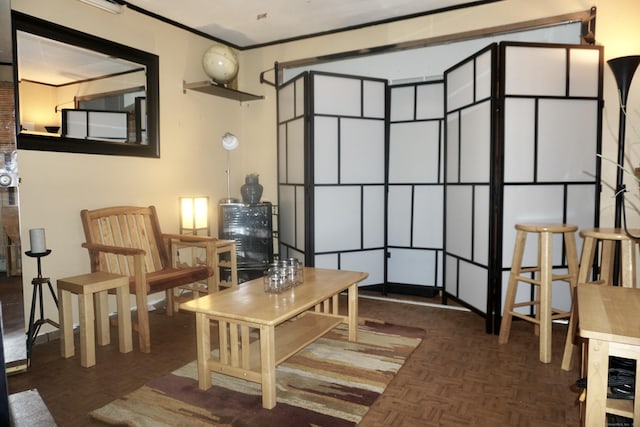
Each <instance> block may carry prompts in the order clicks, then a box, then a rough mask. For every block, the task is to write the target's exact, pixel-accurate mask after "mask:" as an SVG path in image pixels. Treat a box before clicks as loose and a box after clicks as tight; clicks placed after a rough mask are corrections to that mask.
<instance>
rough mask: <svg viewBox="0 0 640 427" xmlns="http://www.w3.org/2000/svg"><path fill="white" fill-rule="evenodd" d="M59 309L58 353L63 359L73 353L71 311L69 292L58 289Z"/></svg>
mask: <svg viewBox="0 0 640 427" xmlns="http://www.w3.org/2000/svg"><path fill="white" fill-rule="evenodd" d="M58 302H59V305H60V307H59V309H60V328H61V329H62V333H61V334H60V354H61V355H62V357H64V358H65V359H66V358H68V357H71V356H73V354H74V353H75V349H74V345H73V312H72V311H71V292H69V291H66V290H64V289H58Z"/></svg>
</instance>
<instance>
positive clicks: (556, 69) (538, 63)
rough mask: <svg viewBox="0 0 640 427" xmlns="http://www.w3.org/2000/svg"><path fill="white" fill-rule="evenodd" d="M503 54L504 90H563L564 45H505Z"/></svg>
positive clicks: (525, 92)
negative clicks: (546, 46) (547, 46)
mask: <svg viewBox="0 0 640 427" xmlns="http://www.w3.org/2000/svg"><path fill="white" fill-rule="evenodd" d="M505 56H506V64H505V76H504V79H505V93H506V94H508V95H549V96H554V95H555V96H564V95H565V94H566V78H567V64H566V54H565V50H564V49H562V48H542V47H522V46H507V48H506V55H505Z"/></svg>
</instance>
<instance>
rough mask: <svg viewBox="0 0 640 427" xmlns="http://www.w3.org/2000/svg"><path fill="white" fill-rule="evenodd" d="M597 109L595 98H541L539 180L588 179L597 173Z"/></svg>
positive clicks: (539, 114)
mask: <svg viewBox="0 0 640 427" xmlns="http://www.w3.org/2000/svg"><path fill="white" fill-rule="evenodd" d="M597 109H598V101H595V100H594V101H588V100H571V99H541V100H540V107H539V113H538V116H539V119H538V165H539V166H538V179H539V180H540V181H585V180H589V179H591V178H592V177H593V176H594V175H595V166H596V142H597V132H598V123H597V117H598V110H597Z"/></svg>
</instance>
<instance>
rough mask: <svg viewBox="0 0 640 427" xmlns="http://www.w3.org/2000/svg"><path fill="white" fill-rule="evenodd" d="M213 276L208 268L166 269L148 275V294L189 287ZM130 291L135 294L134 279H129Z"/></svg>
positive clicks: (211, 270)
mask: <svg viewBox="0 0 640 427" xmlns="http://www.w3.org/2000/svg"><path fill="white" fill-rule="evenodd" d="M213 274H214V272H213V269H211V268H209V267H207V266H197V267H183V268H182V267H181V268H165V269H164V270H160V271H154V272H152V273H147V294H152V293H155V292H159V291H164V290H167V289H171V288H175V287H177V286H183V285H188V284H190V283H193V282H197V281H199V280H206V279H207V278H209V277H211V276H213ZM129 289H130V290H131V293H135V290H136V284H135V280H134V278H133V277H131V278H129Z"/></svg>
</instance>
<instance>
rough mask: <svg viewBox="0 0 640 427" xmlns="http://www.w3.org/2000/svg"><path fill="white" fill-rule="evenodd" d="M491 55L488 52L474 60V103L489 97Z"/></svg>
mask: <svg viewBox="0 0 640 427" xmlns="http://www.w3.org/2000/svg"><path fill="white" fill-rule="evenodd" d="M491 53H492V52H491V51H490V50H488V51H486V52H485V53H483V54H482V55H480V56H478V57H477V58H476V101H478V100H481V99H485V98H489V97H490V96H491V82H492V78H491V77H492V70H491V65H492V61H491V57H492V55H491Z"/></svg>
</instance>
